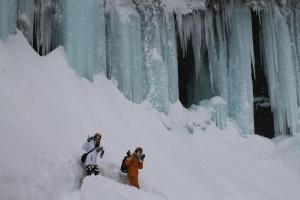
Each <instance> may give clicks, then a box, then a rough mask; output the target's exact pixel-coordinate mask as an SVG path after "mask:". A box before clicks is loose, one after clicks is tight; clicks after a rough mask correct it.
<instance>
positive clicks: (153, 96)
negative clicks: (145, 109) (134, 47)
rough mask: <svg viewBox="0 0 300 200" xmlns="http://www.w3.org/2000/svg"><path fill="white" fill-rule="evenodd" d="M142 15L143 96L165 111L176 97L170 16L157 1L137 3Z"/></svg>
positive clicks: (174, 52) (173, 43)
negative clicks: (144, 80) (145, 75)
mask: <svg viewBox="0 0 300 200" xmlns="http://www.w3.org/2000/svg"><path fill="white" fill-rule="evenodd" d="M136 4H137V5H138V6H137V9H138V12H139V14H140V16H141V19H142V41H143V54H144V66H145V69H146V71H147V81H146V82H145V83H143V86H144V89H143V90H144V91H145V94H146V98H147V99H148V100H149V101H150V102H151V103H152V104H153V105H154V107H155V108H157V109H158V110H159V111H162V112H165V113H167V112H168V109H169V104H170V102H175V101H176V100H177V99H178V74H177V73H176V72H177V53H176V40H175V27H174V19H173V16H172V15H170V14H169V13H167V12H166V11H165V10H164V8H163V6H162V5H161V2H160V1H153V2H151V1H149V2H143V3H140V4H139V3H137V2H136Z"/></svg>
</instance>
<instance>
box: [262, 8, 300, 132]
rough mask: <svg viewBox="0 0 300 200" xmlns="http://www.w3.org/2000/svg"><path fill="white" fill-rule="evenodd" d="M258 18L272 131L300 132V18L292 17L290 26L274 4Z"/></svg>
mask: <svg viewBox="0 0 300 200" xmlns="http://www.w3.org/2000/svg"><path fill="white" fill-rule="evenodd" d="M298 12H299V11H295V12H294V13H295V15H294V17H296V18H297V13H298ZM261 18H262V29H261V32H262V33H261V34H262V38H263V47H262V49H263V59H264V64H265V69H266V76H267V79H268V86H269V93H270V98H271V107H272V111H273V113H274V124H275V134H276V135H281V134H290V135H293V134H295V133H296V132H298V131H299V125H298V115H299V88H298V87H299V78H300V77H299V62H298V49H299V46H298V45H297V43H298V42H299V38H297V37H299V27H298V25H299V21H297V20H295V21H294V19H293V18H292V19H290V26H289V25H288V23H287V20H286V18H285V16H284V14H283V13H282V12H281V11H280V8H279V7H278V6H277V5H276V4H274V3H273V4H271V3H270V4H269V8H268V9H267V10H265V11H263V12H262V15H261ZM297 83H298V87H297ZM297 90H298V91H297ZM297 93H298V96H297ZM297 98H298V102H297Z"/></svg>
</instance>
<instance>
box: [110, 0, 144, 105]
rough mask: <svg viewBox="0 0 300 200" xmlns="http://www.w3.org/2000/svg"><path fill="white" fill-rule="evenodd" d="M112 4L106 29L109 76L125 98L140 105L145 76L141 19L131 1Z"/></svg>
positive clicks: (112, 2)
mask: <svg viewBox="0 0 300 200" xmlns="http://www.w3.org/2000/svg"><path fill="white" fill-rule="evenodd" d="M109 3H110V10H109V12H108V14H107V22H106V28H107V47H108V49H107V50H108V51H107V55H108V63H109V66H110V70H109V71H110V77H111V79H113V80H114V82H115V83H116V84H117V86H118V88H119V89H120V90H121V91H122V92H123V94H124V95H125V97H126V98H128V99H129V100H132V101H133V102H135V103H141V102H142V101H143V100H144V95H143V87H142V84H141V82H142V81H143V80H144V79H145V76H146V72H145V70H144V71H143V68H142V62H143V55H142V39H141V18H140V16H139V14H138V13H137V12H136V10H135V9H134V5H133V4H132V2H130V1H124V0H123V1H119V0H117V1H116V0H114V1H109ZM142 73H144V76H143V74H142Z"/></svg>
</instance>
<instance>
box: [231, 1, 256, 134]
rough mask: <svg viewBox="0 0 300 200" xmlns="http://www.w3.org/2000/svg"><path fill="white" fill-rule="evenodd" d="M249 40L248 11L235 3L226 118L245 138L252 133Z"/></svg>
mask: <svg viewBox="0 0 300 200" xmlns="http://www.w3.org/2000/svg"><path fill="white" fill-rule="evenodd" d="M252 41H253V40H252V23H251V13H250V10H249V8H248V7H246V6H244V5H241V4H236V5H235V6H234V8H233V11H232V27H231V32H230V39H229V68H228V88H229V91H228V104H229V116H230V117H232V118H233V119H234V120H235V121H236V122H237V123H238V125H239V126H240V128H241V130H242V134H244V135H248V134H253V133H254V119H253V89H252V79H251V66H252V65H251V63H254V62H253V42H252Z"/></svg>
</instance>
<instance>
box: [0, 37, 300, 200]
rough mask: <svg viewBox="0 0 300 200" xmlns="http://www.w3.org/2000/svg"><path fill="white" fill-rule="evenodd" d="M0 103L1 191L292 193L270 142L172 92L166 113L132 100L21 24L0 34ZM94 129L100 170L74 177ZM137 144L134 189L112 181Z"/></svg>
mask: <svg viewBox="0 0 300 200" xmlns="http://www.w3.org/2000/svg"><path fill="white" fill-rule="evenodd" d="M0 105H1V112H0V132H1V134H0V150H1V151H0V157H1V158H2V159H1V161H0V199H1V200H8V199H14V200H15V199H17V200H18V199H22V200H34V199H43V200H48V199H49V200H50V199H51V200H52V199H55V200H56V199H58V200H60V199H64V200H68V199H91V200H92V199H106V200H115V199H133V198H135V199H153V200H156V199H159V200H161V199H172V200H182V199H210V200H214V199H216V200H220V199H221V200H228V199H230V200H233V199H238V200H243V199H245V200H246V199H247V200H248V199H266V200H271V199H272V200H282V199H289V200H296V199H298V197H299V196H300V191H299V190H298V189H299V186H300V179H299V168H298V169H297V167H296V169H295V170H291V168H290V165H289V163H291V162H285V164H284V162H283V161H285V160H283V159H282V158H281V157H280V156H279V155H280V154H279V153H278V150H277V147H278V144H277V145H275V143H274V142H271V141H270V140H268V139H264V138H261V137H259V136H255V135H254V136H250V137H248V138H247V139H245V138H242V137H240V136H239V133H238V129H237V128H236V127H235V125H234V123H232V122H230V121H229V122H228V124H227V128H226V129H224V130H221V129H218V128H217V127H216V126H215V124H214V123H213V122H212V119H211V116H210V111H209V110H207V109H206V108H204V107H201V106H193V107H192V108H191V109H190V110H186V109H184V108H183V107H182V106H181V104H180V103H179V102H177V103H176V104H174V105H172V106H171V108H170V114H169V116H165V115H164V114H161V113H159V112H157V111H156V110H155V109H153V108H152V106H151V105H150V104H149V103H147V102H144V103H142V104H140V105H137V104H133V103H131V102H129V101H128V100H126V98H124V95H123V94H122V93H120V91H119V90H118V89H117V88H116V87H115V85H114V84H113V83H112V82H110V81H108V80H107V79H106V78H105V77H104V76H102V75H98V76H95V77H94V82H89V81H87V80H86V79H83V78H80V77H78V76H77V75H76V74H75V73H74V72H73V71H72V70H71V68H70V67H69V66H68V65H67V62H66V56H65V53H64V51H63V49H62V48H61V47H59V48H58V49H56V50H55V51H53V52H52V53H51V54H49V55H48V56H46V57H40V56H38V55H37V54H36V53H35V52H34V51H33V50H32V49H31V47H30V46H29V45H28V44H27V42H26V40H25V38H24V37H23V36H22V35H21V34H20V33H19V34H17V35H16V36H13V37H10V38H9V40H8V41H7V42H5V43H3V42H2V41H0ZM95 131H100V132H102V133H103V144H102V145H103V146H104V148H105V150H106V153H105V155H104V158H103V159H102V160H100V161H99V166H100V170H101V176H98V177H90V178H86V179H84V180H82V178H83V170H82V167H81V165H80V163H79V161H78V160H79V158H80V156H81V154H82V151H81V149H80V148H81V145H82V143H83V142H84V141H85V139H86V138H87V135H88V134H90V135H91V134H93V133H94V132H95ZM140 145H141V146H142V147H143V148H144V151H145V154H146V158H145V168H144V169H143V170H141V171H140V184H141V188H142V190H136V189H135V188H133V187H130V186H127V185H123V184H120V180H119V178H118V176H119V172H118V170H119V167H120V164H121V160H122V158H123V156H124V154H125V153H126V151H127V150H128V149H130V150H133V149H134V148H135V147H136V146H140ZM289 146H290V144H287V145H286V146H285V147H284V148H285V149H286V151H283V152H284V153H285V154H283V155H285V157H286V158H287V156H286V155H292V154H291V152H289V150H288V149H289V148H290V147H289ZM292 146H293V148H295V149H298V147H296V146H297V144H295V145H292ZM298 146H299V145H298ZM279 149H282V148H280V147H279ZM291 160H293V161H294V162H295V163H300V161H299V157H298V158H296V157H291ZM291 160H290V161H291ZM293 166H297V165H293ZM79 188H81V189H79Z"/></svg>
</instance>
